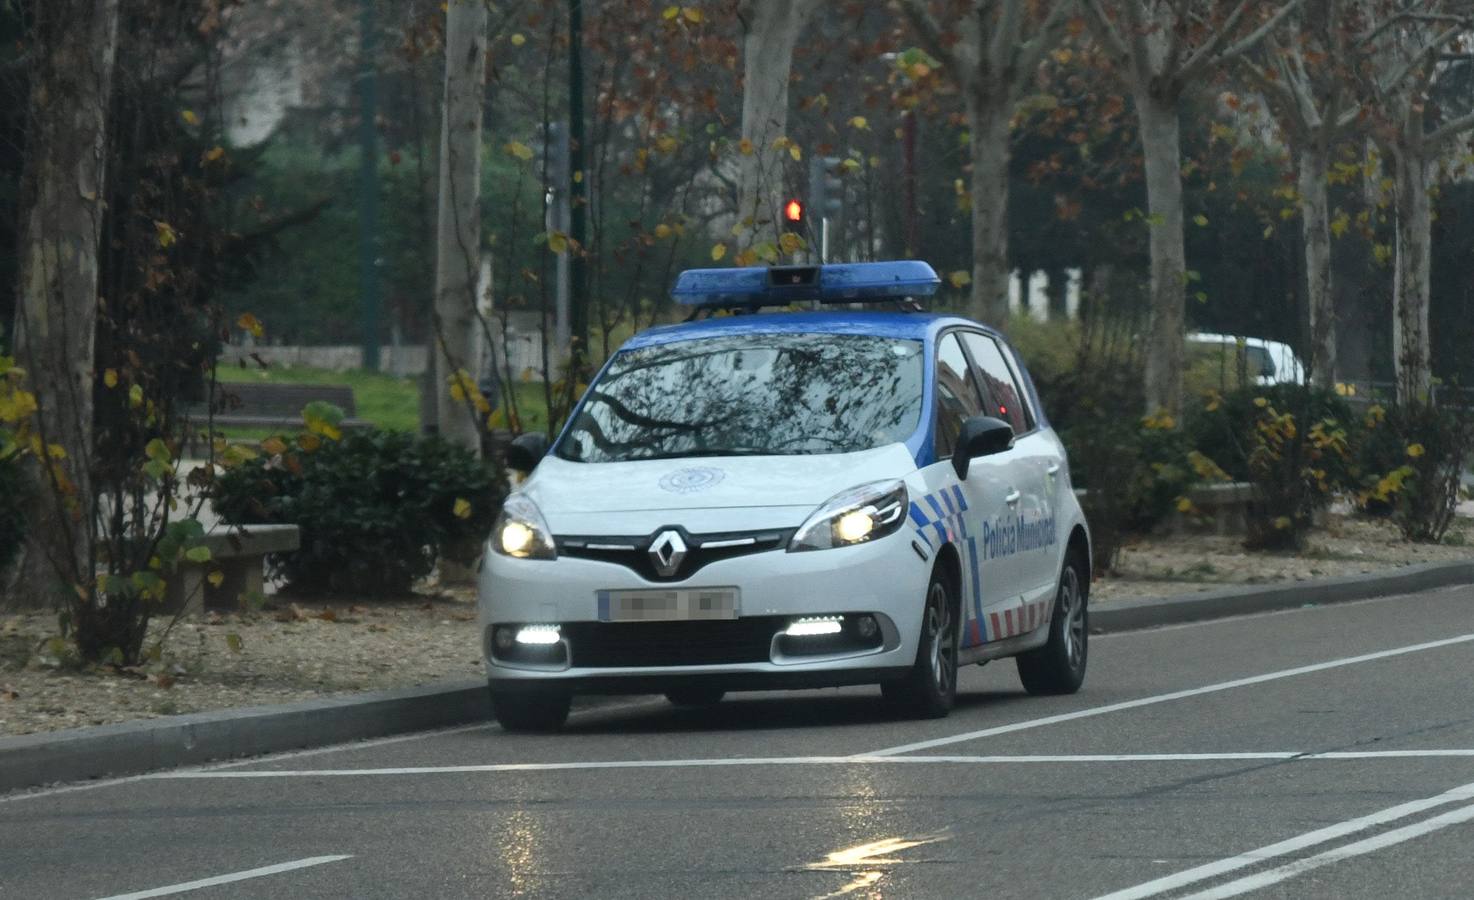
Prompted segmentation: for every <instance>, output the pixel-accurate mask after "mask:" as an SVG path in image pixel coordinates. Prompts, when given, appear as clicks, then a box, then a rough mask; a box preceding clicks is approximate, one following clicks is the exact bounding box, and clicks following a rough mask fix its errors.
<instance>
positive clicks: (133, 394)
mask: <svg viewBox="0 0 1474 900" xmlns="http://www.w3.org/2000/svg"><path fill="white" fill-rule="evenodd" d="M128 405H129V406H130V407H132V408H133V409H137V408H138V407H140V406H142V405H143V386H142V385H138V384H135V385H133V386H132V387H130V388H129V389H128Z"/></svg>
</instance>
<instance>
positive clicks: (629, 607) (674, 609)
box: [598, 587, 739, 622]
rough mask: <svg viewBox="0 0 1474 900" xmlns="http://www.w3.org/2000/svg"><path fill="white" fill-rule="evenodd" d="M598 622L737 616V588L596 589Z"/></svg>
mask: <svg viewBox="0 0 1474 900" xmlns="http://www.w3.org/2000/svg"><path fill="white" fill-rule="evenodd" d="M598 596H599V621H601V622H670V621H685V620H698V619H735V618H737V599H738V596H739V595H738V591H737V588H734V587H725V588H677V589H673V590H668V591H659V590H636V591H599V592H598Z"/></svg>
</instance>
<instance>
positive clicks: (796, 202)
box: [783, 197, 804, 228]
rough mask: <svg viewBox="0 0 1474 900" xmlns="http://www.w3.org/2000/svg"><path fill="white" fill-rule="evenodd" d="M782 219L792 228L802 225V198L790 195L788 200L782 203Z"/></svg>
mask: <svg viewBox="0 0 1474 900" xmlns="http://www.w3.org/2000/svg"><path fill="white" fill-rule="evenodd" d="M783 221H785V222H787V223H788V225H789V226H790V227H793V228H802V227H803V224H804V204H803V201H802V200H800V199H798V198H797V197H790V198H789V200H788V202H787V203H785V204H783Z"/></svg>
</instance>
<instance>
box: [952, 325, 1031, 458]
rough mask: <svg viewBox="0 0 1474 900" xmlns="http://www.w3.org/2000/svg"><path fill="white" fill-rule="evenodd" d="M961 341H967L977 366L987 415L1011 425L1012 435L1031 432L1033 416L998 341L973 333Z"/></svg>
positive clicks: (964, 336) (966, 335)
mask: <svg viewBox="0 0 1474 900" xmlns="http://www.w3.org/2000/svg"><path fill="white" fill-rule="evenodd" d="M963 340H965V341H967V350H968V352H969V353H971V354H972V359H973V362H974V363H976V364H977V374H978V378H979V379H980V380H981V381H982V383H983V391H984V393H986V394H987V400H986V403H987V410H988V412H987V414H988V415H990V416H995V417H997V418H999V419H1002V420H1003V421H1005V422H1007V423H1008V424H1009V425H1012V426H1013V433H1014V434H1025V433H1027V432H1030V431H1033V430H1034V416H1033V413H1032V412H1031V411H1030V410H1029V407H1028V404H1027V403H1026V402H1025V400H1024V391H1023V388H1022V386H1020V385H1019V382H1018V378H1017V377H1015V375H1014V373H1013V368H1012V367H1010V366H1009V364H1008V361H1007V360H1005V359H1004V358H1003V350H1002V348H1000V347H999V346H998V342H997V341H995V340H993V339H992V338H990V337H988V336H986V335H982V334H976V333H974V332H968V333H967V334H965V335H963Z"/></svg>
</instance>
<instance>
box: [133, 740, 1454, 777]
mask: <svg viewBox="0 0 1474 900" xmlns="http://www.w3.org/2000/svg"><path fill="white" fill-rule="evenodd" d="M1421 757H1464V758H1468V757H1474V748H1460V749H1434V750H1361V751H1358V750H1338V751H1332V752H1326V753H1316V752H1305V751H1299V750H1277V751H1252V752H1247V753H1086V754H1059V755H1028V756H1002V755H994V756H756V757H716V758H711V759H619V760H599V761H588V760H580V761H575V762H555V763H481V764H476V765H459V766H395V767H389V768H376V769H248V770H233V771H222V770H220V769H181V770H178V771H173V772H159V773H157V774H155V775H151V776H148V777H149V778H152V779H154V780H158V781H173V780H186V779H193V780H200V779H222V780H223V779H232V778H237V779H238V778H314V777H324V778H347V777H354V776H371V775H457V774H461V775H464V774H476V773H494V772H568V771H577V770H580V769H584V770H587V769H698V768H726V767H732V766H839V765H938V764H943V765H1013V764H1038V763H1054V764H1070V763H1154V762H1224V761H1228V762H1232V761H1242V760H1271V761H1284V762H1311V761H1317V760H1320V761H1329V760H1375V759H1408V758H1421Z"/></svg>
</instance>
